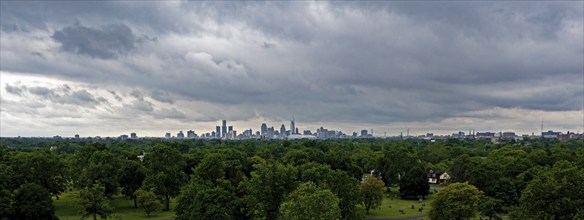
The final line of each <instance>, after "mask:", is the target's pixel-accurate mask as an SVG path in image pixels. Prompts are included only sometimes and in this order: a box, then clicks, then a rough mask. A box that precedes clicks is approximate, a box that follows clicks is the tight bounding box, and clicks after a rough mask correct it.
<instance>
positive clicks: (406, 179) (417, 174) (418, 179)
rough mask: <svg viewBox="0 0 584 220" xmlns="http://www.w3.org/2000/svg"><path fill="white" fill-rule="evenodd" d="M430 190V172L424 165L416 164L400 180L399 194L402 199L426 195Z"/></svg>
mask: <svg viewBox="0 0 584 220" xmlns="http://www.w3.org/2000/svg"><path fill="white" fill-rule="evenodd" d="M429 192H430V184H429V183H428V174H427V172H426V171H425V169H424V167H423V166H422V165H419V164H418V165H414V166H412V167H411V168H410V170H409V171H408V172H406V173H405V174H404V176H402V177H401V179H400V180H399V195H400V197H401V198H402V199H405V198H412V197H413V198H416V197H417V196H422V198H425V196H427V195H428V193H429Z"/></svg>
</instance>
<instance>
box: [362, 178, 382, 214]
mask: <svg viewBox="0 0 584 220" xmlns="http://www.w3.org/2000/svg"><path fill="white" fill-rule="evenodd" d="M384 189H385V185H384V183H383V181H381V180H380V179H377V178H375V177H373V176H366V177H365V179H364V180H363V183H361V186H360V191H361V195H362V196H363V197H362V201H363V206H365V211H366V212H367V214H369V210H370V209H376V208H379V207H380V206H381V202H382V201H383V196H384V195H385V190H384Z"/></svg>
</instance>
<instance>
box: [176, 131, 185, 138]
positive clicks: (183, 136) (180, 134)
mask: <svg viewBox="0 0 584 220" xmlns="http://www.w3.org/2000/svg"><path fill="white" fill-rule="evenodd" d="M176 138H178V139H183V138H185V134H183V132H182V131H179V132H178V134H176Z"/></svg>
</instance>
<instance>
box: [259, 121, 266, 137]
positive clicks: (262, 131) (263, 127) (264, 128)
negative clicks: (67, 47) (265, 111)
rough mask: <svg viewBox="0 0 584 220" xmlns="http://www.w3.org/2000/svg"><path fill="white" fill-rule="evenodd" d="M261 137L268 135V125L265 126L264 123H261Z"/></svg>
mask: <svg viewBox="0 0 584 220" xmlns="http://www.w3.org/2000/svg"><path fill="white" fill-rule="evenodd" d="M260 130H261V135H266V134H267V133H268V125H266V123H262V127H261V129H260Z"/></svg>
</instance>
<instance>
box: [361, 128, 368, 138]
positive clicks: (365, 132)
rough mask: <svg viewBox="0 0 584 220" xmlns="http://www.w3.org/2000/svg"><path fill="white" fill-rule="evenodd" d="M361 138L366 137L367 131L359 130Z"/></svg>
mask: <svg viewBox="0 0 584 220" xmlns="http://www.w3.org/2000/svg"><path fill="white" fill-rule="evenodd" d="M361 137H367V130H365V129H364V130H361Z"/></svg>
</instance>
